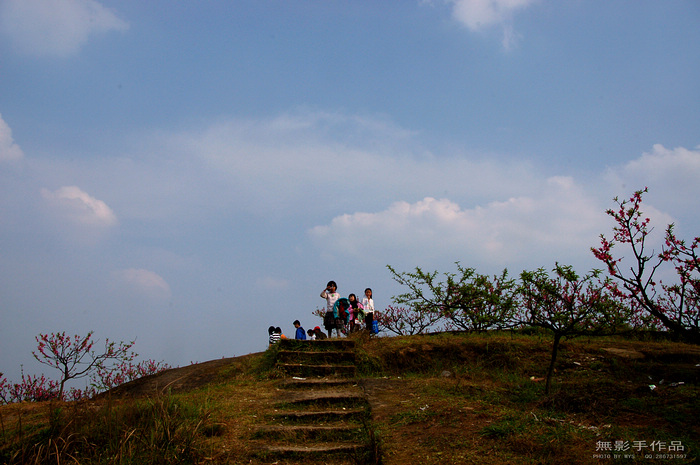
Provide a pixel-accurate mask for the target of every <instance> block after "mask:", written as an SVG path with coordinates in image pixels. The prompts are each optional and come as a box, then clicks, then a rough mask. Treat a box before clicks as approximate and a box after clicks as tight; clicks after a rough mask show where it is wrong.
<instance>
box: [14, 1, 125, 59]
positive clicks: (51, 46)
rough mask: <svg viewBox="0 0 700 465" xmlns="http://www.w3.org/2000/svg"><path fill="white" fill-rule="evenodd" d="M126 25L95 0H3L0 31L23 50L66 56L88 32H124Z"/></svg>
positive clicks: (75, 48)
mask: <svg viewBox="0 0 700 465" xmlns="http://www.w3.org/2000/svg"><path fill="white" fill-rule="evenodd" d="M128 28H129V25H128V23H127V22H125V21H124V20H122V19H120V18H118V17H117V16H116V15H115V14H114V13H113V12H112V11H111V10H109V9H107V8H105V7H104V6H102V5H101V4H100V3H98V2H96V1H95V0H5V1H4V2H2V3H1V4H0V30H1V31H2V32H4V33H5V34H6V35H7V36H9V38H10V39H11V41H12V42H13V43H14V45H15V46H16V47H17V48H18V49H19V50H20V51H21V52H23V53H27V54H30V55H37V56H44V55H54V56H61V57H65V56H69V55H72V54H74V53H76V52H78V51H79V50H80V48H81V47H82V46H83V45H84V44H85V43H86V42H87V40H88V37H89V36H90V35H91V34H96V33H104V32H109V31H124V30H126V29H128Z"/></svg>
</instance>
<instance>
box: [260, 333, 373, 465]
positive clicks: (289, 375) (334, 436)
mask: <svg viewBox="0 0 700 465" xmlns="http://www.w3.org/2000/svg"><path fill="white" fill-rule="evenodd" d="M354 345H355V344H354V341H352V340H349V339H330V340H322V341H295V340H282V341H280V346H279V351H278V354H277V370H278V372H279V373H280V374H281V375H282V376H283V378H282V379H281V380H280V381H279V383H278V384H277V388H278V395H277V399H276V400H275V404H274V407H275V413H274V414H272V415H270V416H269V417H267V418H266V421H267V424H263V425H259V426H258V427H257V428H256V430H255V432H254V433H253V437H252V440H253V441H256V442H258V443H259V447H258V450H259V451H258V454H257V455H258V457H259V458H260V459H263V460H265V461H266V462H269V463H274V462H277V463H333V464H345V463H348V464H369V463H379V460H378V451H377V447H376V441H375V440H374V432H373V431H372V430H371V428H370V427H369V419H370V408H369V403H368V402H367V399H366V397H365V394H364V391H363V389H362V387H361V386H360V384H358V380H357V379H356V366H355V352H354Z"/></svg>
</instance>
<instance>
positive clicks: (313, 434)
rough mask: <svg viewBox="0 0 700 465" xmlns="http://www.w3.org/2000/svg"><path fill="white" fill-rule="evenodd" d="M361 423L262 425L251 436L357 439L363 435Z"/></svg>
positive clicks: (299, 438)
mask: <svg viewBox="0 0 700 465" xmlns="http://www.w3.org/2000/svg"><path fill="white" fill-rule="evenodd" d="M364 431H365V429H364V427H363V426H362V425H361V424H354V425H348V424H345V423H341V424H338V425H333V426H329V425H264V426H260V427H258V428H257V429H256V431H255V433H254V434H253V438H266V439H272V440H279V439H283V440H285V441H304V440H314V441H328V442H333V441H356V442H357V441H359V440H361V439H362V438H363V436H364V434H363V433H364Z"/></svg>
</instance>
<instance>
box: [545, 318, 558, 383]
mask: <svg viewBox="0 0 700 465" xmlns="http://www.w3.org/2000/svg"><path fill="white" fill-rule="evenodd" d="M559 341H561V334H559V333H556V332H555V333H554V343H553V344H552V359H551V360H550V361H549V369H548V370H547V381H546V382H545V384H544V393H545V394H547V395H549V388H550V386H551V383H552V375H553V374H554V363H555V362H556V361H557V350H559Z"/></svg>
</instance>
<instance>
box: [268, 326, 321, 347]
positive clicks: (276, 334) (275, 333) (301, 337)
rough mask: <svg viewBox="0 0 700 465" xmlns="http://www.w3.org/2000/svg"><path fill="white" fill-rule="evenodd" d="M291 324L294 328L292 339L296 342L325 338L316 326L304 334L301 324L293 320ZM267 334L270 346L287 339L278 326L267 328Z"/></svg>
mask: <svg viewBox="0 0 700 465" xmlns="http://www.w3.org/2000/svg"><path fill="white" fill-rule="evenodd" d="M292 324H293V325H294V328H295V332H294V339H296V340H298V341H306V340H307V339H308V340H310V341H315V340H317V339H326V338H327V337H326V335H325V333H324V332H323V331H321V328H320V327H319V326H316V327H315V328H314V329H310V330H308V331H307V332H304V328H302V327H301V323H300V322H299V320H295V321H294V323H292ZM267 333H268V335H269V336H270V337H269V343H270V345H273V344H277V343H278V342H279V341H280V340H281V339H287V336H285V335H284V334H282V328H280V327H279V326H278V327H274V326H270V327H269V328H267ZM307 335H308V338H307Z"/></svg>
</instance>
